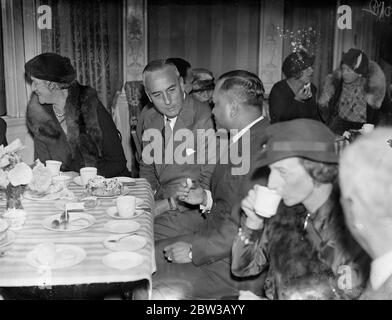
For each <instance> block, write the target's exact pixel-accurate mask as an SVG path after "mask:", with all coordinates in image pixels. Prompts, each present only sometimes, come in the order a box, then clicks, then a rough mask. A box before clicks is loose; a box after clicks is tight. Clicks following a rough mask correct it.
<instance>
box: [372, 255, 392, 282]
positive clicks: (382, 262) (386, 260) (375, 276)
mask: <svg viewBox="0 0 392 320" xmlns="http://www.w3.org/2000/svg"><path fill="white" fill-rule="evenodd" d="M390 276H392V251H390V252H388V253H387V254H384V255H383V256H381V257H379V258H377V259H376V260H373V262H372V264H371V269H370V284H371V285H372V288H373V290H378V289H380V287H381V286H382V285H383V284H384V283H385V281H387V280H388V278H389V277H390Z"/></svg>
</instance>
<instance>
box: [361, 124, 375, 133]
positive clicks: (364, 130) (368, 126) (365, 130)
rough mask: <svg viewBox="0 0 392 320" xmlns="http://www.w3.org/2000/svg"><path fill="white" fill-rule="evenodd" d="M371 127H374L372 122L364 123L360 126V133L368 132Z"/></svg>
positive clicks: (370, 130) (371, 129)
mask: <svg viewBox="0 0 392 320" xmlns="http://www.w3.org/2000/svg"><path fill="white" fill-rule="evenodd" d="M373 129H374V125H373V124H371V123H365V124H364V125H363V126H362V129H361V132H362V134H368V133H370V132H372V131H373Z"/></svg>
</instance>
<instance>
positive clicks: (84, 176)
mask: <svg viewBox="0 0 392 320" xmlns="http://www.w3.org/2000/svg"><path fill="white" fill-rule="evenodd" d="M96 176H97V168H94V167H84V168H81V169H80V179H81V180H82V184H83V185H86V184H87V183H88V181H89V180H90V179H93V178H95V177H96Z"/></svg>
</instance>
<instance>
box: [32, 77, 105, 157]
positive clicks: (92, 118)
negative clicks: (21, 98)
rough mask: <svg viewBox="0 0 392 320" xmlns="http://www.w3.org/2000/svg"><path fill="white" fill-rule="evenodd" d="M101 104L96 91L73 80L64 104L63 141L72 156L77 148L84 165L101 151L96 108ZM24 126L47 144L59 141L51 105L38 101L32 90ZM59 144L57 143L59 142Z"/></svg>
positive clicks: (100, 135)
mask: <svg viewBox="0 0 392 320" xmlns="http://www.w3.org/2000/svg"><path fill="white" fill-rule="evenodd" d="M99 107H103V106H102V105H101V102H100V101H99V99H98V97H97V93H96V91H95V90H94V89H93V88H91V87H88V86H82V85H80V84H79V83H78V82H76V81H75V82H73V83H72V85H71V87H70V88H69V89H68V97H67V101H66V104H65V119H66V123H67V141H68V144H69V147H70V151H71V155H72V158H74V157H75V154H76V153H77V152H78V151H80V152H81V154H82V156H83V158H84V161H85V163H86V165H94V164H96V163H97V160H98V158H99V157H101V155H102V143H103V136H102V130H101V128H100V125H99V121H98V108H99ZM26 118H27V120H26V121H27V127H28V129H29V130H30V132H31V133H32V135H33V136H37V137H38V138H39V139H41V140H42V141H44V142H47V143H48V144H52V145H53V144H56V143H60V138H61V135H62V129H61V126H60V125H59V123H58V122H57V121H56V116H55V115H54V112H53V109H52V106H51V105H42V104H40V103H39V100H38V97H37V95H36V94H34V93H33V95H32V98H31V100H30V102H29V104H28V106H27V115H26ZM59 147H60V148H61V146H60V145H59Z"/></svg>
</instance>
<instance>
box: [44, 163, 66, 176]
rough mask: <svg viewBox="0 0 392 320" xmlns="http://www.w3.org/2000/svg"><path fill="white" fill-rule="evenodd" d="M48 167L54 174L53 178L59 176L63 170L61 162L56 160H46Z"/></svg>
mask: <svg viewBox="0 0 392 320" xmlns="http://www.w3.org/2000/svg"><path fill="white" fill-rule="evenodd" d="M45 164H46V167H47V168H48V169H49V170H50V172H52V176H57V175H59V173H60V168H61V164H62V162H61V161H56V160H46V161H45Z"/></svg>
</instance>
